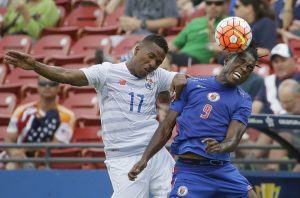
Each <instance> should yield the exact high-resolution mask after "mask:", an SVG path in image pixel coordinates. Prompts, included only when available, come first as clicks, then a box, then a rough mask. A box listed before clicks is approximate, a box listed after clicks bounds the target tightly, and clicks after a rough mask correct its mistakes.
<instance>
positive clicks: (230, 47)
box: [215, 17, 252, 52]
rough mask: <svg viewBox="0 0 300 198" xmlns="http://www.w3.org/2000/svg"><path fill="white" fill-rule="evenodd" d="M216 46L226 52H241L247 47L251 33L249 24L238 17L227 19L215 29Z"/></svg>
mask: <svg viewBox="0 0 300 198" xmlns="http://www.w3.org/2000/svg"><path fill="white" fill-rule="evenodd" d="M215 39H216V42H217V45H218V46H219V47H220V48H221V49H222V50H224V51H226V52H241V51H243V50H245V49H247V47H248V46H249V44H250V42H251V40H252V31H251V28H250V26H249V24H248V23H247V22H246V21H245V20H244V19H242V18H239V17H227V18H225V19H223V20H222V21H220V23H219V24H218V25H217V27H216V31H215Z"/></svg>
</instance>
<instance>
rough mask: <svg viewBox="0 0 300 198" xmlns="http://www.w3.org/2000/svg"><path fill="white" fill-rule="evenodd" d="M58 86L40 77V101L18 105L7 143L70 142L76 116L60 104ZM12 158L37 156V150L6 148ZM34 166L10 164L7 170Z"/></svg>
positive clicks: (9, 128) (11, 121)
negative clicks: (57, 98)
mask: <svg viewBox="0 0 300 198" xmlns="http://www.w3.org/2000/svg"><path fill="white" fill-rule="evenodd" d="M59 89H60V88H59V84H58V83H57V82H53V81H50V80H48V79H46V78H44V77H42V76H39V78H38V92H39V94H40V100H39V101H36V102H31V103H28V104H24V105H21V106H19V107H18V108H17V109H16V110H15V111H14V113H13V115H12V117H11V120H10V123H9V126H8V128H7V136H6V138H5V143H40V142H53V143H69V142H70V140H71V138H72V135H73V129H74V123H75V115H74V113H73V112H72V111H70V110H68V109H66V108H65V107H63V106H61V105H59V104H57V102H56V97H57V94H58V92H59ZM7 154H8V156H9V157H11V158H26V157H28V156H31V157H32V156H34V150H29V149H27V150H26V149H7ZM28 166H30V167H34V166H33V165H32V164H29V163H7V164H6V169H9V170H10V169H18V168H27V167H28Z"/></svg>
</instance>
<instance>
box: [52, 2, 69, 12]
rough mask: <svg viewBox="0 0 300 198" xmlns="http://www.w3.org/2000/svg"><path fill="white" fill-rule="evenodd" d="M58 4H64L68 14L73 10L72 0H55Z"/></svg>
mask: <svg viewBox="0 0 300 198" xmlns="http://www.w3.org/2000/svg"><path fill="white" fill-rule="evenodd" d="M55 4H56V6H62V7H64V8H65V10H66V14H68V13H70V12H71V9H72V6H71V1H70V0H55Z"/></svg>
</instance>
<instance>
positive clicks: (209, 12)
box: [205, 0, 228, 18]
mask: <svg viewBox="0 0 300 198" xmlns="http://www.w3.org/2000/svg"><path fill="white" fill-rule="evenodd" d="M227 7H228V3H227V0H205V12H206V16H207V17H208V18H219V17H222V16H224V15H225V14H226V12H227Z"/></svg>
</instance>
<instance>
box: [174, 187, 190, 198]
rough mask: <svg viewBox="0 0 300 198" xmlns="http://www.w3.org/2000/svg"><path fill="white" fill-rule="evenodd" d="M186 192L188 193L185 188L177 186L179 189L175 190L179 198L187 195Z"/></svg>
mask: <svg viewBox="0 0 300 198" xmlns="http://www.w3.org/2000/svg"><path fill="white" fill-rule="evenodd" d="M188 192H189V190H188V188H187V187H186V186H179V188H178V190H177V195H178V196H179V197H183V196H185V195H187V194H188Z"/></svg>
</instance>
